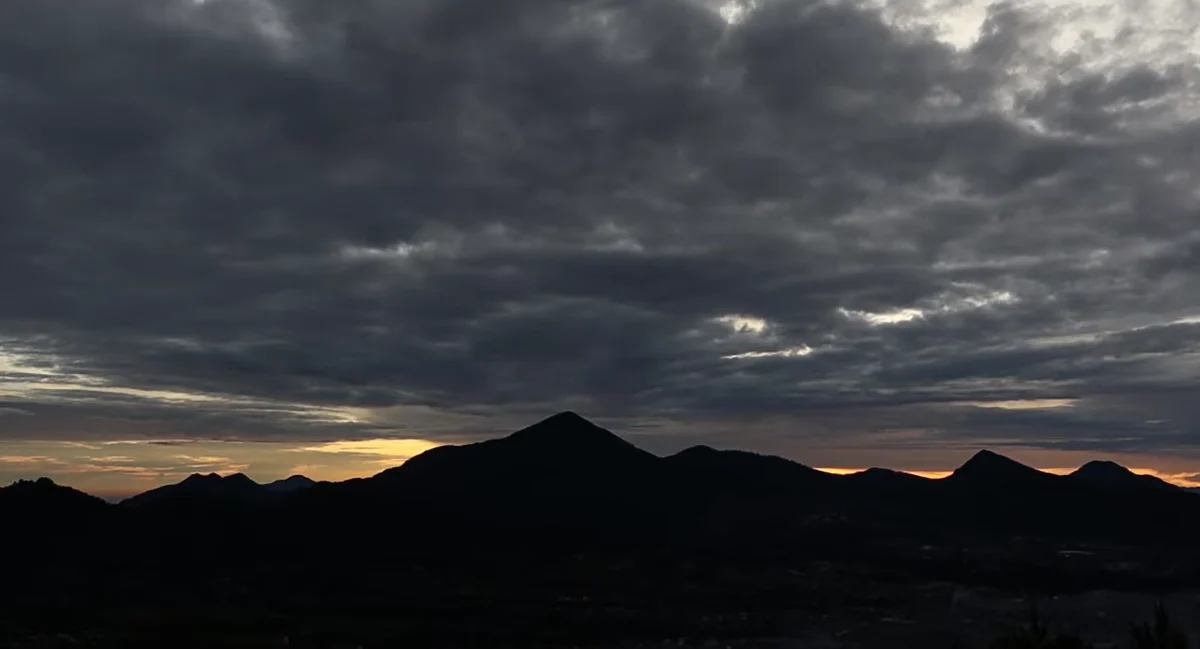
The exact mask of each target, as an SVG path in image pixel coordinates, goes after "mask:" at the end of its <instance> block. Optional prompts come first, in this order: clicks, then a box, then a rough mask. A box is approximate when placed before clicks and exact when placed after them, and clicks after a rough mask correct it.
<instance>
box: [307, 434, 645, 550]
mask: <svg viewBox="0 0 1200 649" xmlns="http://www.w3.org/2000/svg"><path fill="white" fill-rule="evenodd" d="M661 462H662V460H661V459H660V458H658V457H657V456H655V455H652V454H650V453H647V452H646V451H643V450H641V449H639V448H637V447H636V446H634V445H633V444H630V443H629V442H627V441H625V440H624V439H621V438H620V437H618V436H617V435H615V434H613V433H612V432H610V431H608V430H605V429H604V428H601V427H599V426H597V425H595V424H593V423H592V422H590V421H588V420H586V419H584V418H583V417H581V416H579V415H578V414H576V413H573V412H563V413H559V414H557V415H554V416H552V417H549V418H547V419H545V420H542V421H540V422H538V423H536V424H534V425H532V426H529V427H527V428H523V429H521V430H519V431H517V432H515V433H512V434H511V435H508V436H507V437H503V438H500V439H492V440H487V441H483V442H476V443H474V444H465V445H462V446H441V447H438V448H434V449H431V450H429V451H426V452H424V453H421V454H420V455H417V456H416V457H413V458H412V459H410V460H408V461H407V462H405V463H404V464H402V465H400V466H398V467H395V468H392V469H388V470H386V471H383V472H382V473H379V474H377V475H375V476H373V477H371V478H368V479H366V480H360V481H356V482H353V483H351V484H347V485H345V486H344V487H343V486H336V485H335V486H331V487H326V488H321V487H317V488H314V489H311V490H308V492H306V494H305V495H306V496H307V497H308V498H309V499H312V500H320V501H323V502H324V503H325V505H324V506H325V507H327V508H328V507H331V506H332V505H331V504H330V503H331V502H337V501H344V500H345V499H347V498H367V499H377V498H381V497H382V498H386V499H388V500H389V503H388V504H387V505H369V506H366V508H368V509H377V508H378V507H382V506H387V507H392V508H397V509H403V510H404V512H405V518H406V519H407V520H410V521H421V520H423V521H425V526H426V527H428V526H435V525H436V526H440V527H443V528H448V527H449V526H452V525H457V524H460V523H462V524H471V525H478V524H480V523H481V522H486V523H487V524H488V525H490V526H492V527H495V528H504V529H530V528H536V529H546V528H551V527H553V528H557V529H559V530H572V531H576V532H577V531H582V530H588V531H589V532H590V533H592V534H594V535H600V534H607V533H609V532H620V533H624V529H622V528H626V527H630V526H632V527H637V526H639V525H641V524H642V523H643V522H644V521H646V520H647V518H648V517H649V516H651V514H650V511H651V509H653V507H652V506H651V503H653V502H657V501H658V500H659V499H660V497H663V496H664V495H665V493H666V492H667V491H669V485H668V484H666V483H664V482H663V481H662V478H663V476H662V474H661V471H660V468H661ZM335 494H337V495H335ZM656 511H657V510H656Z"/></svg>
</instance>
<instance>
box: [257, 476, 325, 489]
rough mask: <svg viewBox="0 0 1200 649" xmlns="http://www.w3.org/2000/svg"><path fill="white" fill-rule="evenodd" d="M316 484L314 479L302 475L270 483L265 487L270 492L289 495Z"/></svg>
mask: <svg viewBox="0 0 1200 649" xmlns="http://www.w3.org/2000/svg"><path fill="white" fill-rule="evenodd" d="M315 484H316V481H315V480H313V479H312V478H309V477H306V476H302V475H293V476H288V477H287V478H284V479H282V480H276V481H274V482H271V483H268V484H266V485H264V486H265V487H266V488H267V489H268V490H270V491H274V492H277V493H288V492H292V491H299V490H301V489H307V488H309V487H311V486H313V485H315Z"/></svg>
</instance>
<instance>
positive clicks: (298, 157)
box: [0, 0, 1200, 453]
mask: <svg viewBox="0 0 1200 649" xmlns="http://www.w3.org/2000/svg"><path fill="white" fill-rule="evenodd" d="M1152 4H1153V3H1152ZM1184 4H1185V3H1182V2H1179V3H1173V2H1170V1H1168V0H1163V1H1162V2H1160V3H1159V4H1158V5H1155V7H1156V10H1161V11H1164V12H1168V13H1169V12H1171V11H1183V10H1184ZM1069 8H1070V6H1069V5H1061V6H1057V7H1046V6H1042V5H1035V4H1016V3H999V4H994V5H991V6H983V5H980V6H978V7H976V13H977V14H978V15H979V16H981V17H982V23H981V24H980V25H979V30H978V33H977V34H975V35H974V37H973V38H968V39H966V40H962V39H961V38H960V39H959V40H957V41H956V40H955V39H953V38H949V37H946V36H945V34H943V35H942V38H941V39H939V37H938V35H937V32H936V31H935V30H933V29H930V28H926V27H929V25H930V23H929V22H928V21H929V17H930V16H935V15H937V13H938V12H939V11H948V8H945V7H942V8H939V6H938V4H937V3H936V2H933V1H932V0H931V1H930V2H929V3H925V4H920V3H889V4H885V5H868V4H865V3H851V2H842V3H833V2H817V1H815V0H775V1H764V2H761V3H758V4H755V5H753V6H751V5H734V4H728V5H725V6H724V7H717V6H715V5H710V4H706V3H704V2H701V1H700V0H650V1H647V0H606V1H599V0H587V1H585V0H574V1H565V0H555V1H553V2H551V1H546V0H492V1H490V2H486V3H479V2H468V1H467V0H438V1H437V2H432V1H430V2H424V1H413V0H407V1H405V2H399V1H389V0H342V1H340V2H336V3H330V2H327V1H324V0H276V1H275V2H271V1H270V0H207V1H206V2H202V3H197V2H193V1H191V0H178V1H177V0H112V1H109V2H103V3H83V4H80V3H78V2H72V1H69V0H5V2H3V3H0V179H2V180H0V183H3V188H2V189H3V191H0V259H3V267H4V272H2V273H0V291H2V293H3V295H4V296H5V299H4V300H2V301H0V337H2V339H3V341H2V342H3V350H4V356H0V371H3V373H4V374H3V380H4V382H5V384H6V385H7V387H5V388H4V396H3V403H0V434H2V435H4V436H6V437H7V438H9V439H31V438H32V439H42V438H45V437H47V436H54V437H58V438H72V437H74V438H111V437H114V436H117V437H119V438H125V437H128V436H129V434H130V432H131V431H132V433H133V434H135V435H138V436H143V435H144V436H154V435H159V436H163V435H165V436H167V437H170V436H172V435H175V436H178V435H183V436H185V437H196V438H216V439H273V440H289V439H290V440H297V439H299V440H303V439H313V440H317V439H320V440H326V441H330V440H336V439H352V438H369V437H378V436H386V435H393V434H398V433H399V432H401V431H406V430H407V431H412V430H419V431H420V432H421V435H420V436H422V437H426V438H434V439H458V438H460V437H462V436H464V435H466V436H470V435H473V434H480V433H490V432H494V430H493V426H492V424H487V425H484V424H480V423H478V421H483V420H482V419H478V420H477V419H475V418H474V417H475V416H483V417H488V418H489V419H487V421H501V422H508V421H521V420H523V419H527V418H529V417H533V416H537V415H539V414H543V413H545V412H547V411H550V410H556V409H562V408H575V409H579V410H581V411H583V412H586V413H589V414H593V415H597V416H601V417H609V418H612V419H613V420H614V421H620V422H623V423H624V425H626V426H636V425H638V424H643V425H644V424H650V423H660V424H663V425H664V426H666V427H668V428H669V427H670V426H671V425H676V426H680V425H682V426H688V427H691V428H693V429H696V430H713V431H726V432H727V433H728V435H729V437H727V438H726V439H727V440H728V441H729V443H731V444H736V443H737V442H736V436H737V435H738V431H739V428H740V427H741V426H743V425H747V426H750V428H748V429H747V430H750V429H756V428H755V426H759V425H768V424H769V427H770V428H771V430H773V431H776V432H775V433H774V434H777V435H780V436H785V437H789V438H790V439H793V440H795V439H801V440H802V441H806V442H808V443H812V444H848V445H856V444H858V445H869V444H876V445H880V447H881V448H886V446H887V444H888V443H889V442H888V441H887V440H889V439H892V437H889V436H894V435H895V434H897V432H903V431H918V433H916V434H911V435H904V436H903V439H904V442H903V443H904V444H905V445H907V446H909V447H911V446H912V445H918V446H919V445H922V444H925V445H930V446H939V445H946V444H961V445H964V446H971V445H979V444H981V443H990V444H996V443H1014V444H1021V445H1027V446H1037V447H1044V448H1048V449H1055V448H1062V449H1069V450H1094V451H1096V452H1162V451H1167V450H1170V451H1172V452H1175V453H1192V452H1196V451H1197V449H1200V428H1198V427H1197V426H1196V425H1195V424H1194V423H1193V422H1195V421H1198V420H1200V417H1198V416H1197V415H1200V412H1198V408H1200V407H1198V406H1197V405H1196V404H1197V403H1200V400H1198V399H1197V398H1196V397H1197V396H1198V395H1197V392H1198V390H1197V385H1200V384H1198V383H1197V378H1198V377H1200V344H1198V342H1200V305H1198V304H1197V302H1196V297H1195V296H1197V295H1200V281H1198V278H1200V235H1198V234H1197V228H1196V224H1197V222H1198V221H1197V216H1198V209H1197V208H1198V203H1200V194H1198V193H1197V188H1198V187H1200V184H1198V183H1197V178H1196V171H1195V170H1196V169H1200V164H1198V162H1200V160H1197V153H1196V152H1197V151H1200V128H1198V127H1197V125H1196V124H1197V122H1196V117H1197V115H1200V107H1198V106H1200V86H1197V82H1198V77H1197V73H1196V68H1195V67H1194V66H1193V65H1190V64H1192V63H1194V58H1195V51H1200V46H1197V45H1196V44H1197V40H1196V38H1195V37H1194V36H1191V35H1188V34H1184V35H1180V34H1173V35H1166V36H1164V35H1163V34H1160V33H1155V32H1149V31H1146V30H1147V29H1150V27H1149V26H1150V25H1153V24H1158V23H1156V21H1136V20H1132V18H1135V17H1131V19H1130V21H1129V22H1128V24H1127V25H1121V24H1120V23H1119V21H1120V20H1122V17H1121V16H1120V15H1116V18H1112V17H1110V18H1108V19H1107V20H1108V21H1109V22H1108V23H1104V25H1107V27H1108V28H1110V29H1109V31H1110V32H1112V34H1113V35H1112V36H1111V38H1109V37H1108V36H1105V32H1104V31H1103V30H1100V29H1095V28H1094V29H1093V30H1092V31H1093V33H1092V35H1091V36H1090V37H1085V36H1083V35H1081V34H1080V33H1079V32H1078V30H1075V31H1072V30H1073V29H1075V28H1074V27H1072V26H1073V25H1085V26H1086V25H1088V24H1089V23H1087V22H1086V21H1087V20H1090V19H1091V18H1089V16H1090V14H1088V15H1083V14H1082V13H1080V12H1081V11H1082V10H1079V11H1076V12H1075V13H1072V11H1070V10H1069ZM1113 20H1117V21H1118V23H1117V24H1116V26H1117V27H1122V26H1123V27H1125V28H1126V29H1124V30H1122V29H1113V24H1112V21H1113ZM923 21H924V22H923ZM1191 24H1196V21H1193V22H1192V23H1191ZM923 25H924V26H925V27H922V26H923ZM947 26H949V27H953V28H956V29H958V32H956V33H958V34H959V36H961V33H962V32H963V30H966V31H967V32H970V31H973V30H970V29H967V27H964V26H963V25H957V24H950V23H947V24H942V25H941V27H942V28H947ZM943 31H944V30H943ZM952 31H953V30H952ZM1189 39H1190V40H1189ZM1171 43H1174V44H1175V45H1170V44H1171ZM1180 43H1182V44H1180ZM1189 45H1190V46H1194V47H1196V48H1197V49H1194V50H1188V49H1187V47H1188V46H1189ZM1037 400H1056V401H1055V402H1054V406H1055V407H1043V405H1044V404H1042V405H1039V404H1040V403H1042V402H1039V401H1037ZM996 403H1000V404H1010V405H1009V406H1007V407H1004V406H1002V407H995V404H996ZM29 415H32V416H29ZM746 422H760V424H753V423H750V424H747V423H746ZM762 422H766V423H762Z"/></svg>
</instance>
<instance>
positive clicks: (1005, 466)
mask: <svg viewBox="0 0 1200 649" xmlns="http://www.w3.org/2000/svg"><path fill="white" fill-rule="evenodd" d="M1057 478H1058V476H1055V475H1052V474H1049V473H1044V472H1042V471H1038V470H1037V469H1035V468H1033V467H1031V466H1028V465H1025V464H1021V463H1020V462H1018V461H1016V460H1014V459H1011V458H1008V457H1005V456H1003V455H1000V454H999V453H995V452H992V451H989V450H987V449H984V450H982V451H979V452H978V453H976V454H975V455H973V456H971V458H970V459H969V460H967V461H966V462H965V463H963V465H962V466H960V467H958V468H957V469H955V470H954V472H953V473H951V474H950V475H949V476H948V477H946V478H945V480H947V481H948V482H950V483H954V484H959V485H963V484H973V485H979V486H1002V487H1005V488H1011V487H1013V486H1016V485H1028V484H1036V485H1039V486H1043V485H1046V484H1050V483H1052V482H1054V481H1055V480H1057Z"/></svg>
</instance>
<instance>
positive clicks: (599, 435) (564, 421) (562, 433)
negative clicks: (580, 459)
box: [504, 412, 644, 459]
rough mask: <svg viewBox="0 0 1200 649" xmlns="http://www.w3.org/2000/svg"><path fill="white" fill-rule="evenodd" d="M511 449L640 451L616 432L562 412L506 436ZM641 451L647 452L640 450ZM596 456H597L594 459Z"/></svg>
mask: <svg viewBox="0 0 1200 649" xmlns="http://www.w3.org/2000/svg"><path fill="white" fill-rule="evenodd" d="M504 441H505V442H506V446H508V447H509V448H521V449H524V450H525V451H526V452H533V453H552V454H556V455H563V454H569V455H579V454H584V455H593V456H603V455H605V454H611V453H626V452H629V451H631V450H637V449H636V447H635V446H633V444H630V443H629V442H627V441H625V440H624V439H622V438H621V437H620V436H618V435H616V434H615V433H613V432H611V431H609V430H606V429H604V428H601V427H599V426H597V425H596V424H593V423H592V422H590V421H588V420H587V419H584V418H583V417H581V416H579V415H578V414H576V413H574V412H560V413H558V414H557V415H554V416H552V417H549V418H547V419H543V420H542V421H539V422H538V423H536V424H534V425H532V426H530V427H528V428H524V429H521V430H518V431H517V432H515V433H513V434H512V435H509V436H508V437H506V438H504ZM637 452H638V453H639V454H640V453H644V451H637ZM593 459H594V458H593Z"/></svg>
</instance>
